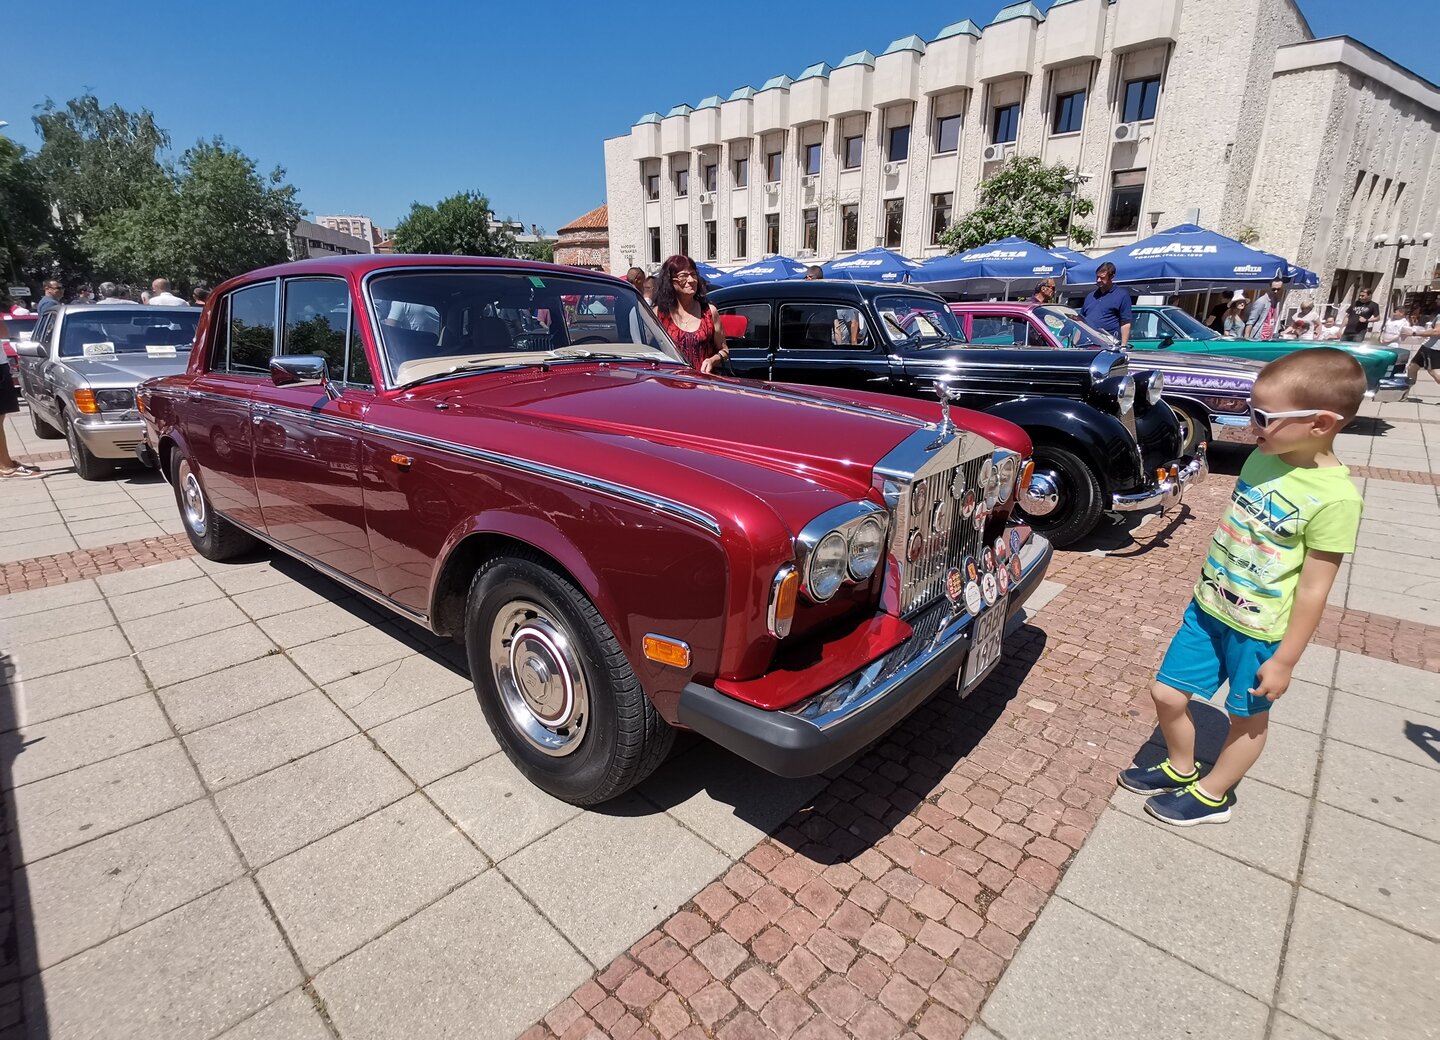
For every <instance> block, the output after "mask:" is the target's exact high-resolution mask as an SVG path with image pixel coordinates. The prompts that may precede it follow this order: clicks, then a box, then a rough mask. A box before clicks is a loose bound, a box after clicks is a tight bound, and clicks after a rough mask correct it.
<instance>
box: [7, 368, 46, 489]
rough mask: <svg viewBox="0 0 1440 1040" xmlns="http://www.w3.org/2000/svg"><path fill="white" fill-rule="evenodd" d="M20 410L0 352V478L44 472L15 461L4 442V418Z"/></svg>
mask: <svg viewBox="0 0 1440 1040" xmlns="http://www.w3.org/2000/svg"><path fill="white" fill-rule="evenodd" d="M18 411H20V392H19V391H18V390H16V389H15V381H14V380H13V379H12V378H11V377H10V365H9V363H8V362H7V361H6V360H5V356H4V355H3V354H0V480H5V479H9V478H12V477H39V476H43V475H44V474H43V473H42V472H41V471H40V470H39V469H38V468H36V467H35V466H27V465H25V464H23V463H21V462H17V461H16V459H15V457H14V456H13V455H11V454H10V446H9V445H8V444H6V443H5V420H6V418H7V417H9V416H11V415H14V414H15V413H17V412H18Z"/></svg>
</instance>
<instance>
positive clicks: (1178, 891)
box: [1056, 812, 1293, 1002]
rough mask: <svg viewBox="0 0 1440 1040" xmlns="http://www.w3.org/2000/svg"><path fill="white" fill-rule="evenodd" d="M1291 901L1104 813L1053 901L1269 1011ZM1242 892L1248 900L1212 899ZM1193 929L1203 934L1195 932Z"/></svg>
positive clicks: (1241, 871)
mask: <svg viewBox="0 0 1440 1040" xmlns="http://www.w3.org/2000/svg"><path fill="white" fill-rule="evenodd" d="M1192 829H1193V828H1192ZM1177 863H1184V864H1185V877H1184V878H1177V877H1176V873H1175V865H1176V864H1177ZM1120 879H1123V883H1117V881H1118V880H1120ZM1292 891H1293V890H1292V888H1291V886H1290V885H1288V884H1287V883H1285V882H1284V881H1281V880H1279V879H1278V878H1274V877H1270V876H1269V875H1267V874H1263V873H1261V872H1260V871H1259V870H1256V869H1255V868H1254V867H1249V866H1246V865H1245V864H1243V863H1239V862H1237V861H1235V860H1233V859H1230V858H1229V857H1227V856H1224V855H1221V854H1220V853H1218V852H1211V851H1209V850H1206V849H1197V848H1194V847H1193V846H1191V845H1189V844H1187V843H1186V842H1185V839H1183V838H1181V837H1179V836H1178V835H1176V834H1174V833H1172V832H1171V831H1168V830H1166V829H1164V825H1163V824H1159V823H1152V822H1149V821H1142V820H1140V819H1137V818H1135V817H1132V816H1126V815H1125V814H1124V813H1116V812H1108V813H1106V814H1105V815H1104V816H1102V817H1101V818H1100V823H1099V824H1098V825H1097V826H1096V828H1095V830H1094V831H1092V832H1091V834H1090V838H1089V840H1088V841H1087V842H1086V844H1085V851H1084V854H1083V855H1081V856H1078V857H1076V859H1075V862H1074V863H1072V864H1071V865H1070V869H1069V870H1068V871H1067V872H1066V874H1065V877H1064V879H1063V880H1062V881H1061V882H1060V887H1059V888H1058V889H1057V890H1056V894H1057V895H1060V896H1062V897H1064V898H1065V899H1068V900H1070V901H1071V902H1072V903H1075V904H1076V905H1078V906H1080V907H1082V908H1084V909H1085V910H1088V911H1090V912H1091V913H1093V914H1095V915H1097V916H1099V917H1102V918H1104V919H1105V920H1106V921H1109V922H1110V923H1111V924H1115V925H1119V926H1120V927H1121V928H1123V929H1125V930H1126V931H1127V932H1129V933H1130V934H1132V935H1135V936H1138V937H1139V938H1141V939H1145V940H1147V941H1148V942H1150V943H1153V944H1154V945H1155V946H1157V947H1158V948H1160V949H1163V950H1165V951H1167V952H1168V953H1170V954H1171V955H1173V956H1175V957H1178V958H1180V959H1181V960H1183V961H1186V962H1187V963H1189V964H1191V965H1193V966H1194V967H1197V968H1199V969H1200V970H1202V971H1205V972H1208V973H1209V974H1212V975H1215V976H1217V977H1218V978H1220V979H1222V980H1223V981H1225V982H1228V983H1230V984H1231V985H1232V986H1234V987H1235V988H1236V989H1240V990H1244V991H1245V992H1247V993H1249V994H1250V995H1251V996H1253V997H1256V998H1257V999H1259V1000H1262V1001H1266V1002H1268V1001H1269V999H1270V995H1271V994H1272V993H1273V992H1274V990H1275V977H1276V974H1277V972H1278V971H1279V969H1280V954H1281V947H1282V944H1283V941H1284V936H1285V922H1286V920H1287V918H1288V916H1289V913H1290V899H1291V894H1292ZM1240 892H1243V893H1244V898H1243V899H1217V898H1216V894H1217V893H1240ZM1197 921H1204V922H1205V927H1204V928H1195V927H1193V925H1194V923H1195V922H1197Z"/></svg>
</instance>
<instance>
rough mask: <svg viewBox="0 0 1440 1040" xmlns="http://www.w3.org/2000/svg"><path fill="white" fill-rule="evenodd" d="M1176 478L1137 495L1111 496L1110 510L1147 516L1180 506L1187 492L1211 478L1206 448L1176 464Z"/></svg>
mask: <svg viewBox="0 0 1440 1040" xmlns="http://www.w3.org/2000/svg"><path fill="white" fill-rule="evenodd" d="M1172 468H1174V469H1175V470H1176V472H1175V475H1174V476H1173V477H1166V478H1165V479H1164V480H1162V481H1160V482H1159V483H1158V484H1156V485H1155V486H1154V487H1153V488H1148V489H1146V490H1145V491H1137V492H1134V493H1133V494H1125V495H1122V494H1118V493H1117V494H1114V495H1112V496H1111V497H1110V508H1111V509H1112V510H1114V511H1115V512H1117V513H1145V512H1149V511H1150V510H1151V509H1160V510H1162V511H1163V510H1166V509H1170V508H1172V507H1174V506H1177V505H1179V504H1180V499H1181V498H1183V497H1184V496H1185V489H1186V488H1187V487H1189V486H1190V485H1191V484H1199V483H1200V482H1201V481H1203V480H1204V479H1205V478H1206V477H1207V476H1209V475H1210V463H1209V462H1207V461H1206V459H1205V446H1204V445H1203V444H1202V445H1201V446H1200V449H1199V450H1198V451H1197V452H1196V453H1195V454H1194V455H1193V456H1191V457H1190V458H1188V459H1181V460H1180V461H1178V462H1176V463H1174V464H1173V465H1172Z"/></svg>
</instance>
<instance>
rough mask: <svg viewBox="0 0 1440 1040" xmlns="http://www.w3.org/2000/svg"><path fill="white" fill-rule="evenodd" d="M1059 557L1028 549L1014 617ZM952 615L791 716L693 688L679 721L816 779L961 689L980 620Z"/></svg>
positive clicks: (684, 696)
mask: <svg viewBox="0 0 1440 1040" xmlns="http://www.w3.org/2000/svg"><path fill="white" fill-rule="evenodd" d="M1053 554H1054V550H1053V549H1052V548H1051V546H1050V543H1049V541H1047V540H1046V539H1045V538H1043V537H1041V536H1040V535H1037V534H1032V535H1031V537H1030V541H1029V542H1027V543H1026V544H1025V545H1023V546H1021V548H1020V552H1019V554H1018V555H1019V558H1020V567H1021V572H1020V574H1021V576H1020V577H1019V578H1017V579H1015V581H1014V582H1012V583H1011V586H1010V593H1009V596H1008V597H1007V599H1006V601H1005V603H1006V607H1005V609H1006V611H1007V614H1008V615H1009V616H1013V615H1014V614H1015V613H1016V612H1017V611H1019V610H1020V608H1021V607H1022V606H1023V605H1024V604H1025V601H1026V600H1027V599H1029V598H1030V595H1031V593H1033V592H1034V591H1035V586H1036V585H1038V584H1039V583H1040V579H1041V578H1043V577H1044V575H1045V570H1046V568H1047V567H1048V566H1049V564H1050V558H1051V556H1052V555H1053ZM952 609H953V608H952V607H951V604H950V603H949V601H948V600H945V599H943V598H942V599H941V600H940V601H939V602H937V603H935V604H934V605H932V606H930V607H928V608H926V609H925V610H923V611H922V612H921V613H920V614H919V615H917V616H916V617H915V618H913V619H912V621H911V624H912V626H913V628H914V633H913V634H912V635H911V637H910V638H909V639H907V640H906V641H905V642H904V643H903V644H901V645H900V646H898V647H896V648H895V649H894V650H891V651H890V652H889V653H888V654H886V655H885V656H883V657H881V658H880V659H879V660H877V661H874V662H872V663H870V664H868V665H866V666H865V667H864V668H862V669H860V670H859V671H857V672H855V673H853V674H851V675H850V676H848V677H847V678H845V679H844V680H842V681H841V682H838V683H836V684H835V685H834V686H831V687H830V688H828V689H826V690H822V691H821V692H819V693H816V694H814V695H812V696H810V697H808V698H806V699H805V700H803V701H801V702H799V703H798V704H795V705H793V706H792V707H790V708H788V709H786V710H784V711H765V710H763V709H761V708H756V707H754V706H752V705H749V704H744V703H742V702H740V701H738V700H736V699H734V698H733V697H728V696H726V695H725V694H722V693H720V692H719V691H717V690H715V689H713V688H711V687H708V686H702V685H700V684H698V683H690V684H689V685H688V686H686V687H685V689H684V691H683V692H682V693H681V695H680V707H679V721H680V723H681V724H682V725H684V726H688V727H690V728H691V729H693V730H695V731H696V732H698V733H700V734H701V735H703V736H705V737H708V738H709V739H710V740H713V741H715V743H717V744H720V745H721V746H722V747H726V748H729V749H730V750H731V751H733V752H734V753H735V754H737V755H739V756H741V757H742V758H745V759H748V760H749V761H751V762H754V763H755V764H756V765H759V766H761V767H763V768H765V769H768V770H770V771H771V772H772V773H776V774H778V775H780V776H812V775H814V774H815V773H819V772H821V771H823V770H825V769H828V768H829V767H830V766H832V765H834V764H835V763H837V762H841V761H843V760H844V759H846V758H848V757H849V756H850V755H852V754H854V753H855V752H856V751H859V750H860V749H862V748H864V747H865V746H866V745H868V744H870V743H871V742H873V741H874V740H876V739H877V738H879V737H880V736H882V735H884V734H885V733H887V732H888V731H889V730H890V729H891V728H893V727H894V726H895V725H897V724H898V723H899V722H900V721H901V720H902V719H904V718H905V717H906V716H907V715H909V714H910V713H911V712H912V711H914V710H915V709H916V708H917V707H919V706H920V705H921V704H922V703H924V701H926V700H928V699H929V698H930V697H931V696H932V695H933V694H934V693H935V691H936V690H938V689H940V688H941V687H942V686H944V685H945V684H946V683H947V682H948V683H951V684H952V685H953V684H954V682H955V681H956V680H955V677H956V674H957V673H958V672H959V670H960V667H961V666H962V665H963V664H964V663H965V659H966V657H967V656H968V655H969V653H970V649H971V641H972V639H973V637H974V635H975V632H976V628H977V625H976V623H975V622H976V620H977V619H976V618H974V617H972V616H971V615H970V614H969V613H966V612H965V611H964V610H963V609H962V610H961V611H960V612H959V613H952ZM980 617H984V614H983V613H982V614H981V615H980ZM1003 659H1004V657H1003V655H1002V657H1001V660H1003Z"/></svg>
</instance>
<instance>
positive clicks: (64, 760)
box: [0, 694, 170, 787]
mask: <svg viewBox="0 0 1440 1040" xmlns="http://www.w3.org/2000/svg"><path fill="white" fill-rule="evenodd" d="M169 737H170V724H169V723H167V722H166V721H165V716H164V714H163V713H162V712H161V711H160V705H159V704H157V703H156V702H155V698H154V697H151V696H149V695H148V694H141V695H139V696H136V697H130V698H127V699H126V700H123V701H116V702H114V703H113V704H104V705H101V706H100V707H98V708H90V709H89V710H87V711H82V712H77V713H76V714H74V715H66V716H64V717H63V718H58V719H51V720H50V721H49V722H39V723H36V724H35V725H33V726H26V727H25V728H24V729H23V730H20V731H18V732H14V733H8V734H5V735H4V736H3V737H0V748H3V750H4V752H5V754H6V757H7V758H12V761H11V763H10V769H9V776H8V777H7V778H6V779H7V781H8V783H7V786H17V787H18V786H20V785H22V784H30V783H34V782H35V781H36V780H43V779H45V778H46V777H49V776H56V775H58V774H60V773H64V772H68V771H69V770H71V769H75V768H77V767H78V766H84V765H89V764H90V763H92V762H99V761H102V760H104V759H107V758H113V757H115V756H116V755H122V754H124V753H125V752H127V751H134V750H135V749H136V748H141V747H144V746H145V745H147V744H155V743H158V742H159V741H162V740H166V739H168V738H169Z"/></svg>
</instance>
